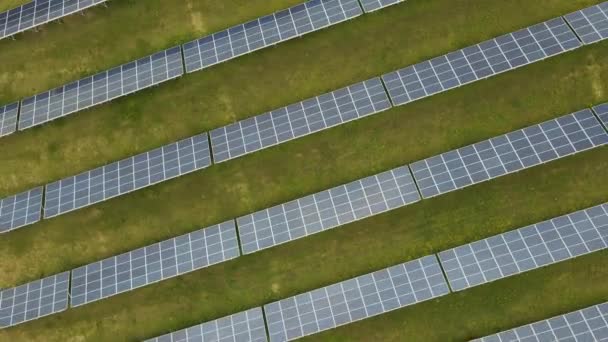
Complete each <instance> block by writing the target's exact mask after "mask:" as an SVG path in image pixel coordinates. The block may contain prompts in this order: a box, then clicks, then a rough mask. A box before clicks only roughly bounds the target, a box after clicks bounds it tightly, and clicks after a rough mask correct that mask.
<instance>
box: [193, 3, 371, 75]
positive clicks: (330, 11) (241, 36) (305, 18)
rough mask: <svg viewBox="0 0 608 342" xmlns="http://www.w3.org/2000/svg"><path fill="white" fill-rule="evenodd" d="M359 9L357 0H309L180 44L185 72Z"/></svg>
mask: <svg viewBox="0 0 608 342" xmlns="http://www.w3.org/2000/svg"><path fill="white" fill-rule="evenodd" d="M362 13H363V11H362V10H361V7H360V5H359V2H358V1H357V0H311V1H308V2H306V3H303V4H300V5H297V6H294V7H291V8H288V9H285V10H282V11H279V12H276V13H273V14H270V15H267V16H265V17H261V18H258V19H256V20H253V21H250V22H248V23H245V24H241V25H237V26H234V27H232V28H229V29H227V30H224V31H220V32H217V33H214V34H212V35H209V36H206V37H203V38H200V39H198V40H195V41H192V42H189V43H186V44H184V46H183V48H184V60H185V63H186V72H194V71H197V70H201V69H204V68H207V67H209V66H212V65H214V64H218V63H221V62H224V61H227V60H229V59H232V58H235V57H238V56H242V55H244V54H247V53H250V52H252V51H255V50H259V49H263V48H265V47H268V46H271V45H274V44H277V43H280V42H283V41H286V40H288V39H291V38H294V37H299V36H302V35H304V34H306V33H309V32H313V31H316V30H320V29H322V28H325V27H328V26H331V25H334V24H337V23H339V22H342V21H345V20H348V19H352V18H354V17H356V16H359V15H361V14H362Z"/></svg>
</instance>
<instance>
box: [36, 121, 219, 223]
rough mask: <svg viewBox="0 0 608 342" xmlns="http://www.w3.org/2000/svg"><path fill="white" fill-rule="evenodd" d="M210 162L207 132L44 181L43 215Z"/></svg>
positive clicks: (66, 210) (192, 169)
mask: <svg viewBox="0 0 608 342" xmlns="http://www.w3.org/2000/svg"><path fill="white" fill-rule="evenodd" d="M209 165H211V155H210V152H209V140H208V138H207V133H202V134H199V135H195V136H193V137H190V138H188V139H184V140H181V141H179V142H175V143H171V144H168V145H165V146H163V147H159V148H157V149H154V150H152V151H149V152H145V153H141V154H138V155H136V156H134V157H129V158H127V159H123V160H121V161H118V162H114V163H111V164H108V165H105V166H102V167H98V168H96V169H94V170H91V171H86V172H83V173H81V174H79V175H77V176H72V177H68V178H64V179H62V180H60V181H56V182H54V183H50V184H47V185H46V192H45V199H44V218H49V217H53V216H57V215H60V214H65V213H67V212H70V211H73V210H76V209H79V208H83V207H86V206H89V205H91V204H94V203H98V202H102V201H105V200H107V199H110V198H113V197H117V196H121V195H123V194H126V193H129V192H131V191H135V190H139V189H142V188H145V187H147V186H150V185H153V184H156V183H159V182H162V181H165V180H168V179H171V178H175V177H178V176H182V175H184V174H187V173H190V172H193V171H196V170H200V169H203V168H206V167H208V166H209Z"/></svg>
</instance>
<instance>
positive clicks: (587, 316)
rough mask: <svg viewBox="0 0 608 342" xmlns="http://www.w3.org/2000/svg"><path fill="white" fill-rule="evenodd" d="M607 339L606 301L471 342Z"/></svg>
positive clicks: (572, 341) (559, 341)
mask: <svg viewBox="0 0 608 342" xmlns="http://www.w3.org/2000/svg"><path fill="white" fill-rule="evenodd" d="M591 341H598V342H599V341H608V302H606V303H602V304H598V305H593V306H590V307H588V308H585V309H582V310H578V311H574V312H570V313H567V314H563V315H560V316H556V317H553V318H549V319H546V320H543V321H539V322H536V323H532V324H528V325H524V326H521V327H518V328H515V329H511V330H507V331H503V332H501V333H498V334H495V335H490V336H486V337H483V338H480V339H477V340H475V341H473V342H591Z"/></svg>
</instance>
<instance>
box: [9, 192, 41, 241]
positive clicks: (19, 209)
mask: <svg viewBox="0 0 608 342" xmlns="http://www.w3.org/2000/svg"><path fill="white" fill-rule="evenodd" d="M41 213H42V187H37V188H34V189H32V190H28V191H25V192H22V193H20V194H17V195H13V196H10V197H6V198H3V199H1V200H0V233H6V232H9V231H11V230H15V229H18V228H21V227H23V226H27V225H30V224H33V223H36V222H38V221H40V216H41Z"/></svg>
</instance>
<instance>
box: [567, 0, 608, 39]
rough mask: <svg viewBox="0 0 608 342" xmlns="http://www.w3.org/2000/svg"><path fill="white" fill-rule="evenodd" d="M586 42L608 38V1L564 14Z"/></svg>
mask: <svg viewBox="0 0 608 342" xmlns="http://www.w3.org/2000/svg"><path fill="white" fill-rule="evenodd" d="M564 18H566V21H568V24H570V26H571V27H572V28H573V29H574V32H576V34H577V35H578V36H579V37H580V39H581V40H582V41H583V43H585V44H592V43H595V42H599V41H601V40H604V39H606V38H608V1H607V2H603V3H601V4H598V5H595V6H591V7H587V8H585V9H582V10H579V11H576V12H573V13H570V14H567V15H566V16H564Z"/></svg>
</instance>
